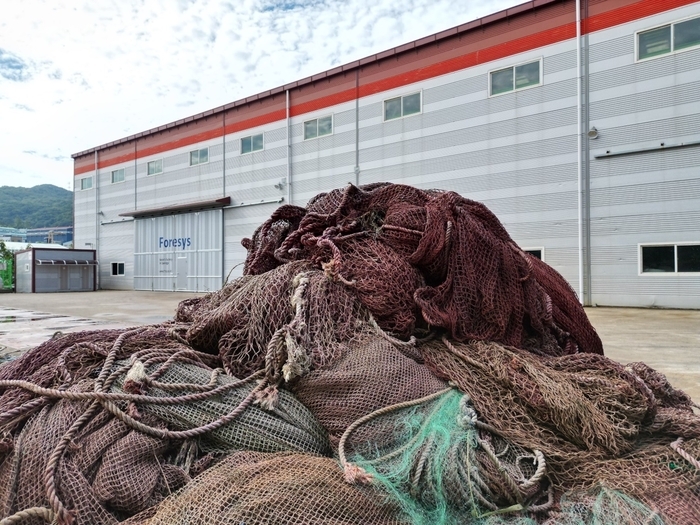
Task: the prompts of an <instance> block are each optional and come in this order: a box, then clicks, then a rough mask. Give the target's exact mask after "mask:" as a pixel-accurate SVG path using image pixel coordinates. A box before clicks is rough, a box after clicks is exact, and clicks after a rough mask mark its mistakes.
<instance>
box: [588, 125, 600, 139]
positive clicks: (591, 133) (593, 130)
mask: <svg viewBox="0 0 700 525" xmlns="http://www.w3.org/2000/svg"><path fill="white" fill-rule="evenodd" d="M588 138H589V139H597V138H598V130H597V129H596V127H595V126H591V129H590V130H588Z"/></svg>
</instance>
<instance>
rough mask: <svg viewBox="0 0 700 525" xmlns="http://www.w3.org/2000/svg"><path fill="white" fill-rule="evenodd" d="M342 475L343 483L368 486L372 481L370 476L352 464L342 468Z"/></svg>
mask: <svg viewBox="0 0 700 525" xmlns="http://www.w3.org/2000/svg"><path fill="white" fill-rule="evenodd" d="M343 473H344V474H345V481H347V482H348V483H351V484H354V483H361V484H363V485H369V484H370V483H372V481H373V479H374V478H373V476H372V474H370V473H369V472H367V471H366V470H365V469H363V468H362V467H358V466H357V465H355V464H353V463H346V464H345V466H344V467H343Z"/></svg>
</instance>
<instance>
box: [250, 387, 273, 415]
mask: <svg viewBox="0 0 700 525" xmlns="http://www.w3.org/2000/svg"><path fill="white" fill-rule="evenodd" d="M253 403H254V404H256V405H258V406H259V407H260V408H262V409H263V410H274V409H276V408H277V406H278V405H279V392H278V391H277V386H275V385H271V386H268V387H267V388H264V389H263V390H261V391H260V392H257V393H256V394H255V401H254V402H253Z"/></svg>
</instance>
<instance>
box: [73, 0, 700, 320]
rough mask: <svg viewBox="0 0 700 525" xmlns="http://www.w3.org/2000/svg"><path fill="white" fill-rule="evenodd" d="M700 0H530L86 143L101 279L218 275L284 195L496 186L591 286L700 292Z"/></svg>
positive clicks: (118, 282)
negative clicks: (386, 186) (381, 186)
mask: <svg viewBox="0 0 700 525" xmlns="http://www.w3.org/2000/svg"><path fill="white" fill-rule="evenodd" d="M699 93H700V2H698V1H690V0H576V1H574V0H535V1H531V2H527V3H525V4H522V5H519V6H517V7H513V8H511V9H508V10H505V11H501V12H498V13H495V14H493V15H490V16H487V17H485V18H482V19H479V20H475V21H472V22H469V23H465V24H463V25H460V26H457V27H454V28H452V29H449V30H446V31H443V32H441V33H437V34H434V35H431V36H428V37H426V38H422V39H420V40H417V41H414V42H409V43H407V44H405V45H402V46H399V47H397V48H394V49H389V50H387V51H384V52H382V53H378V54H376V55H373V56H370V57H367V58H365V59H362V60H358V61H356V62H353V63H350V64H346V65H343V66H340V67H336V68H334V69H331V70H328V71H324V72H322V73H319V74H317V75H314V76H312V77H309V78H305V79H302V80H298V81H295V82H291V83H289V84H286V85H284V86H280V87H278V88H276V89H272V90H270V91H267V92H264V93H259V94H257V95H254V96H251V97H248V98H246V99H243V100H238V101H235V102H232V103H230V104H226V105H225V106H222V107H218V108H214V109H212V110H209V111H206V112H204V113H201V114H198V115H194V116H190V117H187V118H185V119H182V120H179V121H176V122H172V123H169V124H164V125H163V126H159V127H157V128H154V129H151V130H148V131H144V132H141V133H137V134H135V135H132V136H129V137H125V138H121V139H118V140H115V141H114V142H110V143H108V144H104V145H102V146H98V147H94V148H91V149H88V150H85V151H82V152H80V153H76V154H75V155H73V158H74V160H75V162H74V173H75V194H74V195H75V246H76V248H90V249H95V250H96V252H97V256H96V257H97V259H98V261H99V285H100V287H101V288H116V289H138V290H192V291H195V290H196V291H206V290H214V289H217V288H219V287H220V286H221V285H222V282H223V281H224V280H225V279H226V277H227V275H228V274H229V272H230V271H231V270H232V269H233V273H231V275H232V276H236V275H238V274H240V271H241V267H240V263H241V262H242V261H243V260H244V258H245V253H246V252H245V249H244V248H243V247H242V246H241V243H240V241H241V239H242V238H243V237H246V236H250V235H251V234H252V232H253V230H254V228H255V227H256V226H257V225H259V224H260V223H261V222H263V221H264V220H265V219H266V218H268V217H269V216H270V214H271V213H272V211H274V209H275V208H276V207H278V206H280V205H281V204H285V203H292V204H296V205H301V206H303V205H305V204H306V202H307V201H308V200H309V199H310V198H311V197H313V196H314V195H316V194H317V193H319V192H322V191H328V190H331V189H333V188H338V187H342V186H344V185H346V184H348V183H353V184H368V183H373V182H378V181H390V182H396V183H404V184H410V185H414V186H417V187H421V188H442V189H447V190H453V191H456V192H458V193H460V194H462V195H464V196H466V197H469V198H471V199H474V200H478V201H481V202H483V203H485V204H486V205H487V206H488V207H489V208H490V209H491V210H492V211H493V212H494V213H495V214H496V215H497V216H498V217H499V219H500V220H501V221H502V222H503V224H504V225H505V227H506V229H507V230H508V231H509V233H510V234H511V236H512V237H513V238H514V240H515V241H516V242H517V243H518V244H519V245H520V246H521V247H523V248H524V249H526V250H528V251H530V252H531V253H534V254H536V255H538V256H540V257H542V258H543V259H544V260H545V261H546V262H547V263H549V264H550V265H552V266H553V267H554V268H556V269H557V270H559V271H560V272H561V273H562V274H563V276H564V277H565V278H566V279H567V280H568V281H569V282H570V283H571V285H572V287H573V288H574V289H575V290H576V292H577V293H578V294H579V296H580V297H581V299H582V301H584V303H585V304H592V305H595V304H597V305H617V306H646V307H648V306H661V307H678V308H700V103H699V99H700V95H699Z"/></svg>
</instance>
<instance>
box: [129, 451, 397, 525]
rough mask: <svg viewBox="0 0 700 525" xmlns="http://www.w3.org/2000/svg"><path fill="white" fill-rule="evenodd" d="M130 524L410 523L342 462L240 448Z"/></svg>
mask: <svg viewBox="0 0 700 525" xmlns="http://www.w3.org/2000/svg"><path fill="white" fill-rule="evenodd" d="M129 523H130V524H136V523H138V524H142V525H159V524H162V525H166V524H167V525H171V524H173V523H191V524H200V523H201V524H204V523H208V524H215V525H240V524H241V523H245V524H246V525H270V524H275V525H297V524H300V523H308V524H312V525H313V524H317V525H346V524H350V523H357V524H360V523H367V524H369V523H372V524H376V525H394V524H397V525H398V524H400V523H405V522H403V521H402V520H401V519H400V518H399V515H398V513H397V509H396V508H395V507H394V506H393V505H392V504H391V503H387V502H386V500H385V498H384V496H383V494H382V493H381V492H379V491H378V490H376V489H374V488H373V487H363V486H357V485H350V484H348V483H345V481H344V480H343V475H342V470H341V469H340V467H339V466H338V463H337V462H336V461H334V460H333V459H330V458H324V457H319V456H313V455H309V454H261V453H255V452H239V453H235V454H232V455H230V456H228V457H227V458H226V459H224V460H223V461H221V462H220V463H218V464H217V465H216V466H214V467H212V468H210V469H209V470H207V471H206V472H205V473H203V474H202V475H200V476H199V477H197V478H196V479H195V480H194V481H192V482H191V483H189V484H188V485H187V486H186V487H185V488H184V489H183V490H182V491H180V492H179V493H177V494H175V495H174V496H172V497H170V498H168V499H166V500H165V501H163V503H162V504H161V505H159V506H158V507H157V509H155V513H154V515H153V516H152V517H150V518H146V519H143V520H142V521H141V520H139V519H138V517H137V518H135V519H133V520H132V521H130V522H129Z"/></svg>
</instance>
